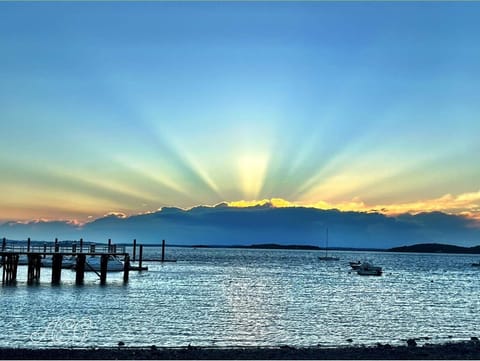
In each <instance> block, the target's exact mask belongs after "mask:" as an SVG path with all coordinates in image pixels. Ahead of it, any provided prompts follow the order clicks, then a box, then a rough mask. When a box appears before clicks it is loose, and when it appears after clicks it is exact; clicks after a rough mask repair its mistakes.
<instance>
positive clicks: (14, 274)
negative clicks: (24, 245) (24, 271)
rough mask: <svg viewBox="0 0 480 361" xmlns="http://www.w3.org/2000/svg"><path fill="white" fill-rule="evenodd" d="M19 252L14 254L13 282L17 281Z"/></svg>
mask: <svg viewBox="0 0 480 361" xmlns="http://www.w3.org/2000/svg"><path fill="white" fill-rule="evenodd" d="M18 258H19V256H18V253H17V254H14V255H13V270H12V283H15V282H17V269H18Z"/></svg>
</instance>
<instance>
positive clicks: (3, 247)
mask: <svg viewBox="0 0 480 361" xmlns="http://www.w3.org/2000/svg"><path fill="white" fill-rule="evenodd" d="M5 248H7V239H6V238H5V237H3V240H2V252H4V251H5Z"/></svg>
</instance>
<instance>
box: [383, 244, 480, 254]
mask: <svg viewBox="0 0 480 361" xmlns="http://www.w3.org/2000/svg"><path fill="white" fill-rule="evenodd" d="M387 252H416V253H465V254H479V253H480V246H475V247H462V246H453V245H451V244H441V243H421V244H414V245H412V246H403V247H394V248H390V249H388V250H387Z"/></svg>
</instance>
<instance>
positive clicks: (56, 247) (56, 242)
mask: <svg viewBox="0 0 480 361" xmlns="http://www.w3.org/2000/svg"><path fill="white" fill-rule="evenodd" d="M59 249H60V247H59V245H58V238H55V252H58V251H59Z"/></svg>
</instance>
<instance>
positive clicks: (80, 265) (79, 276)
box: [75, 254, 86, 285]
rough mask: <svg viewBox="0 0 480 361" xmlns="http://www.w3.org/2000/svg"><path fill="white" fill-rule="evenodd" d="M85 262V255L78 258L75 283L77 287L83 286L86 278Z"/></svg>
mask: <svg viewBox="0 0 480 361" xmlns="http://www.w3.org/2000/svg"><path fill="white" fill-rule="evenodd" d="M85 260H86V256H85V255H84V254H79V255H78V256H77V266H76V267H75V268H76V269H75V272H76V274H75V283H76V284H77V285H81V284H83V279H84V278H85Z"/></svg>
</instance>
